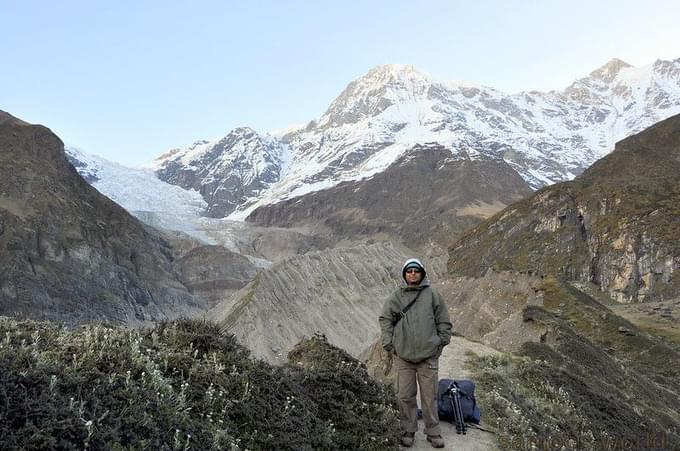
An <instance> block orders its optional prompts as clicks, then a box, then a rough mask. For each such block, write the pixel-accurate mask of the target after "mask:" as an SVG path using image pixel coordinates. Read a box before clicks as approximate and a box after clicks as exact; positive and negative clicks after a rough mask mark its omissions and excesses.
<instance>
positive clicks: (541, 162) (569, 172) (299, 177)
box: [156, 59, 680, 219]
mask: <svg viewBox="0 0 680 451" xmlns="http://www.w3.org/2000/svg"><path fill="white" fill-rule="evenodd" d="M677 113H680V59H676V60H669V61H665V60H657V61H656V62H654V63H652V64H649V65H647V66H644V67H633V66H631V65H629V64H627V63H625V62H623V61H621V60H618V59H612V60H610V61H609V62H607V63H606V64H604V65H603V66H601V67H599V68H597V69H595V70H594V71H592V72H591V73H590V74H589V75H587V76H586V77H583V78H580V79H578V80H576V81H575V82H574V83H572V84H571V85H569V86H568V87H567V88H565V89H564V90H562V91H549V92H547V93H546V92H539V91H528V92H520V93H516V94H505V93H503V92H501V91H498V90H495V89H493V88H489V87H485V86H476V85H473V84H470V83H462V82H453V81H438V80H434V79H433V78H431V77H430V76H428V75H426V74H424V73H422V72H419V71H418V70H417V69H415V67H413V66H411V65H384V66H378V67H375V68H373V69H371V70H370V71H369V72H368V73H367V74H365V75H364V76H362V77H359V78H357V79H356V80H354V81H352V82H351V83H349V85H348V86H347V87H346V88H345V89H344V90H343V91H342V92H341V94H340V95H339V96H338V97H336V98H335V99H334V100H333V101H332V102H331V104H330V105H329V107H328V108H327V110H326V111H325V112H324V114H322V116H321V117H319V118H317V119H315V120H312V121H310V122H309V123H308V124H307V125H306V126H305V127H302V128H296V129H294V130H293V131H291V132H288V133H284V134H282V135H278V137H277V136H273V135H268V134H264V133H258V132H255V131H252V133H253V134H254V135H257V137H258V138H257V139H258V140H259V141H260V142H261V143H263V144H262V145H260V146H258V147H254V148H252V150H253V151H254V152H257V153H258V155H259V158H260V160H261V161H266V162H267V163H266V164H265V165H260V164H259V163H258V164H256V163H255V162H249V161H247V160H244V159H240V160H239V158H237V154H238V152H237V151H234V150H233V149H231V148H228V147H225V146H222V147H220V146H218V145H217V144H212V143H213V142H205V143H210V145H208V144H206V145H207V146H208V147H210V151H211V152H213V153H214V159H213V160H210V159H205V160H204V161H198V160H196V161H194V160H192V161H191V163H189V162H185V164H179V163H177V162H178V161H180V162H181V160H182V158H183V157H185V156H187V155H190V154H191V153H192V152H193V150H192V148H191V147H190V148H187V149H182V150H179V151H173V152H175V153H174V155H173V156H172V157H170V158H167V157H166V158H165V159H159V160H158V161H157V162H156V169H157V174H158V175H159V177H161V178H162V179H164V180H167V181H170V182H171V183H176V184H179V185H180V186H184V187H192V188H193V189H197V190H199V191H201V193H202V194H203V195H204V197H205V198H206V201H207V202H208V203H209V204H210V207H209V211H208V213H207V214H208V215H209V216H213V217H222V216H228V217H230V218H231V219H244V218H245V217H246V216H247V215H248V214H250V212H252V211H253V210H254V209H255V208H257V207H259V206H262V205H266V204H273V203H276V202H278V201H281V200H285V199H290V198H293V197H297V196H300V195H303V194H306V193H308V192H313V191H318V190H321V189H325V188H328V187H331V186H335V185H337V184H338V183H341V182H343V181H349V180H360V179H365V178H368V177H371V176H373V175H375V174H377V173H379V172H382V171H383V170H385V169H386V168H387V167H388V166H389V165H390V164H391V163H392V162H394V161H396V159H398V158H399V157H400V156H401V155H403V153H404V152H406V151H407V150H408V149H409V148H411V147H413V146H414V145H417V144H428V143H438V144H440V145H443V146H445V147H448V148H450V149H455V151H465V152H467V153H468V154H469V155H470V156H471V157H472V158H475V157H477V156H493V157H496V158H502V159H504V160H505V161H506V162H507V163H508V164H510V165H511V166H512V167H513V169H515V170H516V171H517V172H518V173H520V175H521V176H522V177H523V178H524V179H525V180H526V181H527V182H528V183H529V185H530V186H532V188H534V189H538V188H540V187H542V186H546V185H549V184H552V183H555V182H559V181H565V180H571V179H573V178H574V177H575V176H576V175H578V174H580V173H581V172H583V170H585V168H587V167H588V166H590V164H592V163H593V162H595V161H596V160H597V159H599V158H600V157H602V156H603V155H605V154H606V153H608V152H609V151H611V150H612V149H613V146H614V143H615V142H616V141H619V140H620V139H622V138H624V137H626V136H629V135H631V134H633V133H636V132H638V131H641V130H642V129H644V128H646V127H648V126H650V125H652V124H653V123H656V122H658V121H659V120H662V119H664V118H666V117H669V116H671V115H673V114H677ZM236 130H240V129H236ZM228 136H229V135H228ZM223 139H224V138H223ZM249 139H252V137H251V138H249ZM234 145H236V143H234ZM230 152H232V153H233V154H234V155H231V154H230ZM284 154H285V157H284V156H283V155H284ZM215 160H221V161H224V160H227V161H231V162H232V163H233V164H232V163H225V164H224V165H223V166H222V169H221V172H220V174H219V177H222V178H221V179H219V177H217V178H216V177H215V174H211V173H210V168H211V167H213V166H212V165H214V164H215V163H214V161H215ZM230 171H237V172H238V173H239V174H240V175H239V177H241V179H239V180H247V182H246V183H245V186H246V189H244V190H241V191H239V192H235V190H234V186H233V180H232V179H231V178H229V176H228V175H227V174H228V173H229V172H230ZM216 193H217V194H216Z"/></svg>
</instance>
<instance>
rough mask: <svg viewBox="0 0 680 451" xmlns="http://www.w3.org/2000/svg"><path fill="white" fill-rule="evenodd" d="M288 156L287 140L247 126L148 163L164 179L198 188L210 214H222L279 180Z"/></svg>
mask: <svg viewBox="0 0 680 451" xmlns="http://www.w3.org/2000/svg"><path fill="white" fill-rule="evenodd" d="M289 159H290V156H289V147H288V145H286V144H285V143H283V142H281V141H279V140H277V139H275V138H273V137H271V136H269V135H260V134H258V133H256V132H255V131H254V130H252V129H250V128H248V127H242V128H237V129H234V130H232V131H231V133H229V134H228V135H227V136H225V137H224V138H222V139H220V140H216V141H197V142H195V143H194V144H192V145H191V146H189V147H188V148H187V149H183V150H180V149H174V150H172V151H170V152H168V153H166V154H165V155H162V156H161V157H159V158H158V159H156V160H154V161H153V162H152V163H151V164H150V165H149V167H152V168H154V167H155V169H156V175H157V176H158V178H160V179H161V180H163V181H166V182H168V183H172V184H175V185H179V186H181V187H183V188H185V189H194V190H197V191H199V192H200V193H201V194H202V195H203V198H204V199H205V200H206V201H207V203H208V208H207V211H206V214H207V215H208V216H212V217H223V216H226V215H227V214H229V213H231V212H232V211H233V210H234V209H235V208H237V207H239V206H240V205H243V204H244V203H246V202H247V201H248V200H250V199H252V198H258V197H259V196H261V194H262V193H263V192H264V191H265V190H266V189H267V188H269V187H270V186H271V184H272V183H274V182H276V181H278V180H280V179H281V177H282V175H283V174H285V171H286V167H287V163H288V161H289Z"/></svg>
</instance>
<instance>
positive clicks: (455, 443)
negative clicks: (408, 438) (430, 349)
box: [404, 337, 499, 451]
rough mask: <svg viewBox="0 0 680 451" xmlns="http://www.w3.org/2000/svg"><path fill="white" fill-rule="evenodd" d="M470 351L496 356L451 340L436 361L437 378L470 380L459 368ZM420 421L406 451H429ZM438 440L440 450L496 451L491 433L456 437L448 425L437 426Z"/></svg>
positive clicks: (473, 431)
mask: <svg viewBox="0 0 680 451" xmlns="http://www.w3.org/2000/svg"><path fill="white" fill-rule="evenodd" d="M468 351H472V352H474V353H475V354H477V355H489V354H497V353H498V351H496V350H494V349H492V348H489V347H487V346H484V345H482V344H479V343H474V342H471V341H468V340H466V339H465V338H463V337H453V338H452V339H451V344H450V345H449V346H447V347H446V348H444V353H443V354H442V356H441V358H440V359H439V378H444V377H446V378H451V379H465V378H470V374H469V372H468V371H467V370H466V369H465V368H463V366H464V363H465V359H466V358H467V357H466V355H465V354H466V353H467V352H468ZM482 426H484V412H482ZM424 428H425V426H424V424H423V422H422V421H419V423H418V433H416V442H415V444H414V445H413V447H411V448H404V449H410V450H431V449H434V448H432V445H430V443H429V442H428V441H427V440H426V439H425V434H424V433H423V429H424ZM441 429H442V438H443V439H444V442H445V443H446V446H445V447H444V449H447V450H456V451H493V450H498V449H499V448H498V446H497V445H496V439H495V436H494V434H492V433H489V432H484V431H481V430H478V429H474V428H472V427H468V430H467V434H465V435H458V434H456V427H455V426H454V425H453V424H451V423H448V422H442V423H441Z"/></svg>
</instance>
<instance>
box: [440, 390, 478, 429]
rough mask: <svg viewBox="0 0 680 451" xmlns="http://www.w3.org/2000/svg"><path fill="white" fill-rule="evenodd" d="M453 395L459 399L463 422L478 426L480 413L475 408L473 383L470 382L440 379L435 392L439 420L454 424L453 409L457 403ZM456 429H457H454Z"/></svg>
mask: <svg viewBox="0 0 680 451" xmlns="http://www.w3.org/2000/svg"><path fill="white" fill-rule="evenodd" d="M454 394H457V395H458V396H457V397H458V398H459V399H460V410H461V411H462V414H463V422H468V423H474V424H479V422H480V421H481V418H482V413H481V411H480V410H479V407H477V400H476V399H475V383H474V382H472V381H471V380H467V379H460V380H453V379H440V380H439V386H438V390H437V409H438V411H439V419H440V420H446V421H451V422H455V421H456V418H455V416H454V409H455V407H456V405H457V402H456V401H455V400H454ZM456 429H458V427H457V428H456Z"/></svg>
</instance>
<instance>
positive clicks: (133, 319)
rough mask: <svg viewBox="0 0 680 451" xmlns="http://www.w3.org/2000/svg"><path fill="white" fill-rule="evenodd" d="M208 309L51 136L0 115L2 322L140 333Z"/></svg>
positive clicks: (145, 233)
mask: <svg viewBox="0 0 680 451" xmlns="http://www.w3.org/2000/svg"><path fill="white" fill-rule="evenodd" d="M202 308H203V306H202V305H201V304H200V303H199V302H198V301H196V300H194V298H193V297H192V296H191V295H190V294H189V292H188V291H187V290H186V288H185V287H184V286H183V285H182V284H181V283H180V282H179V280H178V277H177V275H176V272H175V269H174V264H173V261H172V257H171V252H170V248H169V245H168V244H167V242H166V241H164V240H163V239H161V238H160V237H159V236H157V235H156V234H155V233H154V232H152V231H150V230H149V229H146V228H145V227H144V226H143V225H142V224H141V223H140V222H139V221H137V220H136V219H134V218H133V217H132V216H130V215H129V214H128V213H127V212H126V211H125V210H123V209H122V208H121V207H119V206H118V205H116V204H115V203H114V202H112V201H110V200H109V199H107V198H106V197H104V196H103V195H101V194H100V193H99V192H98V191H97V190H95V189H94V188H92V187H91V186H90V185H88V184H87V182H85V181H84V180H83V179H82V178H81V177H80V176H79V175H78V173H77V172H76V170H75V169H74V168H73V166H71V165H70V164H69V163H68V161H67V159H66V156H65V154H64V146H63V143H62V142H61V141H60V140H59V138H57V137H56V136H55V135H54V134H53V133H52V132H51V131H50V130H49V129H47V128H45V127H42V126H36V125H30V124H27V123H25V122H22V121H20V120H18V119H16V118H14V117H12V116H10V115H9V114H6V113H3V112H0V314H2V315H9V316H19V317H31V318H44V319H50V320H55V321H59V322H63V323H66V324H79V323H85V322H89V321H108V322H111V323H124V324H142V323H146V322H148V321H155V320H162V319H167V318H173V317H177V316H180V315H188V314H191V313H197V312H199V311H200V310H201V309H202Z"/></svg>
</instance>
